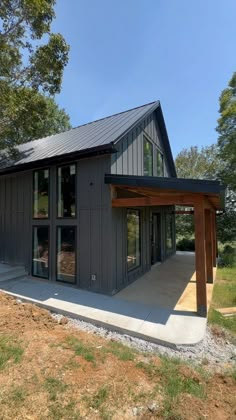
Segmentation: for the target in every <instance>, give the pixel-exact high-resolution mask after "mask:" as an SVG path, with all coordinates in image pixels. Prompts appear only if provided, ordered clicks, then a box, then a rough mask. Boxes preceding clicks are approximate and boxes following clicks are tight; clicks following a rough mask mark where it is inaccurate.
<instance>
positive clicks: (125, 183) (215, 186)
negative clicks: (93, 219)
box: [105, 174, 226, 210]
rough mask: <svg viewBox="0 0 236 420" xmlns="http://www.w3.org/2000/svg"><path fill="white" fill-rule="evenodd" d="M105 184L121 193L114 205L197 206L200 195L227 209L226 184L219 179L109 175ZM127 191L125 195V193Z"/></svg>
mask: <svg viewBox="0 0 236 420" xmlns="http://www.w3.org/2000/svg"><path fill="white" fill-rule="evenodd" d="M105 183H106V184H110V185H113V186H114V187H116V191H117V192H120V194H119V193H118V194H116V197H113V207H127V206H134V207H135V206H137V207H139V206H152V205H185V206H194V203H195V202H196V200H199V198H200V197H201V198H202V199H204V200H205V204H206V206H207V205H208V206H209V207H211V208H212V209H215V210H223V209H224V207H225V190H226V187H225V186H224V185H222V184H221V183H220V182H219V181H209V180H203V179H199V180H198V179H185V178H163V177H152V176H136V175H135V176H134V175H113V174H106V175H105ZM124 191H126V193H125V196H124V195H123V194H122V192H124ZM127 192H128V193H130V197H129V195H128V196H127Z"/></svg>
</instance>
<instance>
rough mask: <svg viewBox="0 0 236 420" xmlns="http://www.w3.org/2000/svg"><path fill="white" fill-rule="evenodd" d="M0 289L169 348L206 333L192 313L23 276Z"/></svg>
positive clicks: (201, 321)
mask: <svg viewBox="0 0 236 420" xmlns="http://www.w3.org/2000/svg"><path fill="white" fill-rule="evenodd" d="M0 287H1V289H0V291H2V292H6V293H8V294H11V295H13V296H16V297H19V298H21V299H22V300H24V301H27V302H32V303H35V304H37V305H39V306H41V307H44V308H46V309H49V310H51V311H54V312H58V313H62V314H64V315H67V316H70V317H74V318H79V319H83V320H85V321H89V322H92V323H94V324H95V325H101V326H105V327H106V328H108V329H111V330H115V331H119V332H122V333H127V334H129V335H132V336H135V337H139V338H143V339H145V340H148V341H151V342H156V343H161V344H164V345H168V346H171V347H175V346H176V345H178V344H183V345H193V344H196V343H197V342H200V341H201V340H202V339H203V338H204V335H205V329H206V318H200V317H198V316H197V314H195V313H191V312H187V311H177V310H174V309H172V308H170V307H169V308H168V307H163V306H159V305H152V304H147V303H143V302H140V301H139V300H138V301H135V300H134V301H130V300H126V299H123V298H117V297H114V296H113V297H111V296H105V295H101V294H95V293H92V292H87V291H84V290H80V289H77V288H74V287H71V286H66V285H63V284H58V283H54V282H49V281H44V280H39V279H35V278H32V277H24V278H21V279H17V280H9V281H5V282H1V285H0Z"/></svg>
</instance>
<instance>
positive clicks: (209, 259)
mask: <svg viewBox="0 0 236 420" xmlns="http://www.w3.org/2000/svg"><path fill="white" fill-rule="evenodd" d="M205 240H206V276H207V283H213V255H212V249H213V243H212V240H213V235H212V217H211V211H210V210H208V209H207V210H205Z"/></svg>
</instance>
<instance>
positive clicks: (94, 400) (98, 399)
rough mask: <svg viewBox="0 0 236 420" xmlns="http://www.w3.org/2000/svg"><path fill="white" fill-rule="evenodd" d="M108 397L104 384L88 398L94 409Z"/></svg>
mask: <svg viewBox="0 0 236 420" xmlns="http://www.w3.org/2000/svg"><path fill="white" fill-rule="evenodd" d="M107 397H108V389H107V387H106V386H102V387H101V388H99V390H98V391H97V392H96V394H95V395H94V396H93V397H91V398H90V400H89V405H90V407H92V408H94V409H98V408H99V407H100V406H101V405H102V404H103V403H104V402H105V401H106V399H107Z"/></svg>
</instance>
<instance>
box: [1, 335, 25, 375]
mask: <svg viewBox="0 0 236 420" xmlns="http://www.w3.org/2000/svg"><path fill="white" fill-rule="evenodd" d="M23 353H24V350H23V349H22V348H21V347H20V345H19V344H18V343H17V342H16V341H15V340H14V339H13V338H12V337H8V336H6V335H0V370H1V369H4V368H5V367H6V366H7V364H8V362H9V361H10V360H12V361H13V362H14V363H19V362H20V361H21V358H22V355H23Z"/></svg>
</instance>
